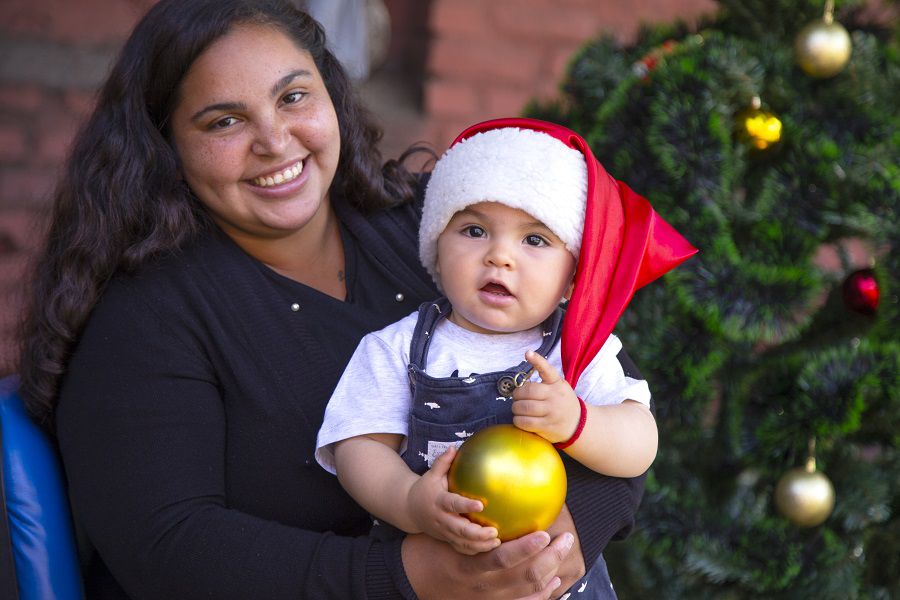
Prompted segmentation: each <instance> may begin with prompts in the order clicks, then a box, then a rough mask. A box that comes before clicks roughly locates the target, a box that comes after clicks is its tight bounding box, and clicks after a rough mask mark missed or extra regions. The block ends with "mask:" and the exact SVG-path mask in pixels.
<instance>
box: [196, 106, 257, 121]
mask: <svg viewBox="0 0 900 600" xmlns="http://www.w3.org/2000/svg"><path fill="white" fill-rule="evenodd" d="M246 108H247V105H246V104H244V103H243V102H219V103H217V104H210V105H209V106H205V107H203V108H201V109H200V110H198V111H197V112H195V113H194V114H193V116H192V117H191V121H194V122H196V121H199V120H200V117H202V116H203V115H205V114H206V113H209V112H213V111H222V112H232V111H240V110H245V109H246Z"/></svg>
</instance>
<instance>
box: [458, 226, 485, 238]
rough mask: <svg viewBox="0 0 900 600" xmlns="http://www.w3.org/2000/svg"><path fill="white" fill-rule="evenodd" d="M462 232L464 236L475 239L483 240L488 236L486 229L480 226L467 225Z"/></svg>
mask: <svg viewBox="0 0 900 600" xmlns="http://www.w3.org/2000/svg"><path fill="white" fill-rule="evenodd" d="M462 232H463V235H467V236H469V237H473V238H481V237H484V236H485V235H487V232H486V231H485V230H484V228H483V227H481V226H479V225H467V226H466V227H464V228H463V230H462Z"/></svg>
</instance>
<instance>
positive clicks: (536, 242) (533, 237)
mask: <svg viewBox="0 0 900 600" xmlns="http://www.w3.org/2000/svg"><path fill="white" fill-rule="evenodd" d="M524 241H525V243H526V244H528V245H529V246H546V245H547V240H545V239H544V238H543V237H542V236H540V235H538V234H536V233H532V234H529V235H526V236H525V240H524Z"/></svg>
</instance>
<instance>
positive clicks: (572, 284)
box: [563, 273, 575, 302]
mask: <svg viewBox="0 0 900 600" xmlns="http://www.w3.org/2000/svg"><path fill="white" fill-rule="evenodd" d="M574 292H575V273H572V277H571V278H570V279H569V285H568V286H567V287H566V291H565V292H563V300H564V301H566V302H568V301H569V300H571V299H572V294H573V293H574Z"/></svg>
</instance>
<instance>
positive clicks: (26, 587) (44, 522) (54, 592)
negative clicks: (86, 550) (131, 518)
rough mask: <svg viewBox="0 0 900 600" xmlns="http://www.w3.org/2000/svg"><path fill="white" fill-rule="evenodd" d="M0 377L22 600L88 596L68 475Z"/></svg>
mask: <svg viewBox="0 0 900 600" xmlns="http://www.w3.org/2000/svg"><path fill="white" fill-rule="evenodd" d="M16 387H17V380H16V378H15V377H7V378H5V379H2V380H0V427H2V440H3V491H4V494H5V502H6V512H7V515H8V518H9V536H10V541H11V545H12V553H13V560H14V563H15V574H16V581H17V583H18V588H19V598H20V599H21V600H32V599H34V600H50V599H56V600H70V599H71V600H75V599H81V598H83V597H84V594H83V591H82V582H81V570H80V566H79V561H78V550H77V545H76V542H75V531H74V527H73V525H72V518H71V514H70V512H69V502H68V498H67V497H66V486H65V478H64V475H63V471H62V467H61V465H60V462H59V456H58V454H57V452H56V449H55V447H54V446H53V444H51V443H50V441H49V440H48V439H47V437H46V435H45V434H44V432H43V431H41V429H40V428H39V427H37V426H36V425H35V424H34V423H33V422H32V421H31V419H30V418H29V417H28V414H27V413H26V412H25V408H24V406H23V405H22V400H21V398H20V397H19V395H18V394H17V393H16Z"/></svg>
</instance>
